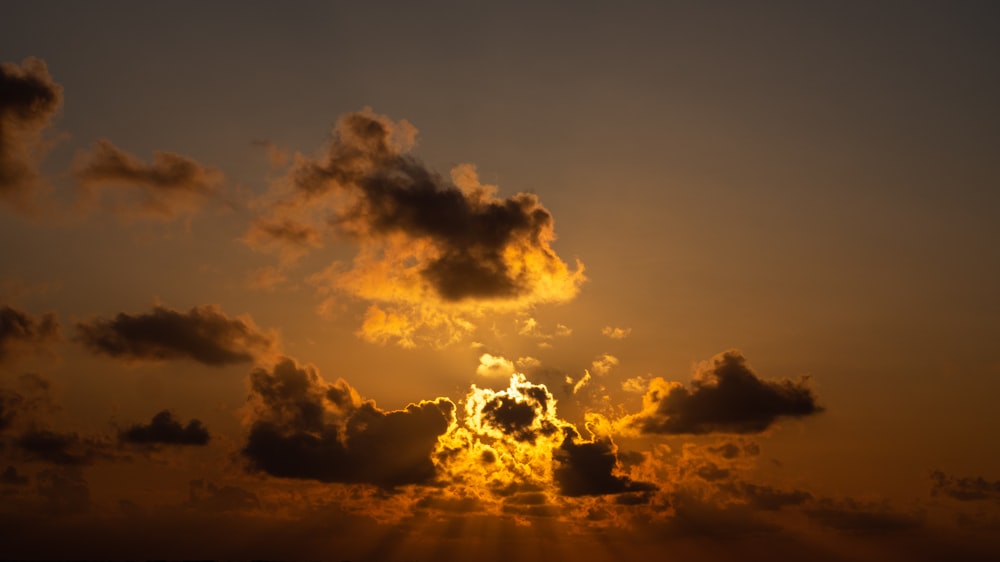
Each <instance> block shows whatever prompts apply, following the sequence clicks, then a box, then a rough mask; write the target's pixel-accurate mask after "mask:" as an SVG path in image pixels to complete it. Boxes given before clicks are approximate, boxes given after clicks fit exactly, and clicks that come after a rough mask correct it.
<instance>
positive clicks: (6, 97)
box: [0, 57, 62, 208]
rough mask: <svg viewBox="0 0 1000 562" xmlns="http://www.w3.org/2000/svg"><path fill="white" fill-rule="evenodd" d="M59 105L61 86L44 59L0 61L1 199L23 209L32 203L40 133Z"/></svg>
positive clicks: (39, 156) (40, 144)
mask: <svg viewBox="0 0 1000 562" xmlns="http://www.w3.org/2000/svg"><path fill="white" fill-rule="evenodd" d="M61 106H62V87H61V86H60V85H58V84H56V83H55V82H53V80H52V77H51V76H50V75H49V70H48V67H47V66H46V65H45V62H44V61H42V60H39V59H36V58H34V57H29V58H27V59H25V60H24V62H23V63H21V65H20V66H18V65H17V64H13V63H2V64H0V201H3V202H6V203H10V204H12V205H14V206H15V207H19V208H24V207H26V206H28V205H29V204H30V202H31V191H32V189H33V188H34V187H35V183H36V180H37V176H38V172H37V169H36V166H37V164H38V161H39V160H40V159H41V153H42V152H44V150H43V147H42V143H41V138H40V136H41V132H42V131H43V130H44V129H45V128H46V127H48V126H49V124H50V122H51V120H52V117H53V116H54V115H55V114H56V112H57V111H58V110H59V108H60V107H61Z"/></svg>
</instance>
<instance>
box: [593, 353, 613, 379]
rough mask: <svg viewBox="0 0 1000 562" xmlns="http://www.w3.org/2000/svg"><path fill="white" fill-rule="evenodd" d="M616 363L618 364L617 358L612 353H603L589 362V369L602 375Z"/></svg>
mask: <svg viewBox="0 0 1000 562" xmlns="http://www.w3.org/2000/svg"><path fill="white" fill-rule="evenodd" d="M617 365H618V358H617V357H615V356H614V355H611V354H610V353H605V354H604V355H601V356H599V357H598V358H597V359H594V362H593V363H591V370H592V371H594V372H595V373H597V374H598V375H601V376H604V375H607V374H608V373H610V372H611V369H613V368H614V367H615V366H617Z"/></svg>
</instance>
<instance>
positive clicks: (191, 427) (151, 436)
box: [119, 410, 209, 445]
mask: <svg viewBox="0 0 1000 562" xmlns="http://www.w3.org/2000/svg"><path fill="white" fill-rule="evenodd" d="M119 437H120V439H121V440H122V441H126V442H129V443H139V444H147V445H149V444H155V443H162V444H165V445H207V444H208V440H209V434H208V430H207V429H205V426H203V425H202V424H201V421H199V420H191V421H190V422H188V423H187V425H182V424H181V422H179V421H177V420H175V419H174V416H173V414H172V413H171V412H170V411H169V410H163V411H162V412H160V413H158V414H156V415H155V416H153V419H152V421H150V422H149V423H148V424H145V425H141V424H137V425H133V426H131V427H129V428H128V429H126V430H125V431H122V432H121V434H120V435H119Z"/></svg>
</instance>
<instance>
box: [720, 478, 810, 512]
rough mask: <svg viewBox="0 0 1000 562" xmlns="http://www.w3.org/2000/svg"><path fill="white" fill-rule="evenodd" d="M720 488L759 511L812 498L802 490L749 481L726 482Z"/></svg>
mask: <svg viewBox="0 0 1000 562" xmlns="http://www.w3.org/2000/svg"><path fill="white" fill-rule="evenodd" d="M720 488H721V489H722V490H725V491H727V492H729V493H730V494H732V495H734V496H736V497H739V498H742V499H743V500H745V501H746V502H747V503H748V504H750V506H751V507H753V508H754V509H758V510H761V511H778V510H780V509H781V508H783V507H786V506H796V505H802V504H804V503H806V502H807V501H809V500H811V499H812V498H813V495H812V494H810V493H809V492H806V491H804V490H782V489H779V488H774V487H771V486H763V485H759V484H751V483H750V482H736V483H731V484H728V483H727V484H722V485H721V486H720Z"/></svg>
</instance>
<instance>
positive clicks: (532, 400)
mask: <svg viewBox="0 0 1000 562" xmlns="http://www.w3.org/2000/svg"><path fill="white" fill-rule="evenodd" d="M551 399H552V395H550V394H549V393H548V390H547V389H545V387H543V386H530V387H525V388H524V389H523V395H521V396H510V395H506V394H502V393H500V394H496V395H495V396H493V397H491V398H490V399H489V400H487V401H485V402H484V403H483V405H482V408H480V410H479V411H480V413H481V416H482V419H483V422H484V423H485V424H488V425H490V426H492V427H494V428H497V429H499V430H500V431H501V432H503V433H504V434H505V435H509V436H510V437H512V438H514V439H516V440H518V441H525V442H528V443H534V442H535V440H536V439H537V438H538V436H539V435H554V434H555V433H556V432H557V431H559V428H558V427H557V426H556V424H555V423H553V422H552V420H549V419H546V417H545V412H546V411H547V410H548V402H549V401H550V400H551Z"/></svg>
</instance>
